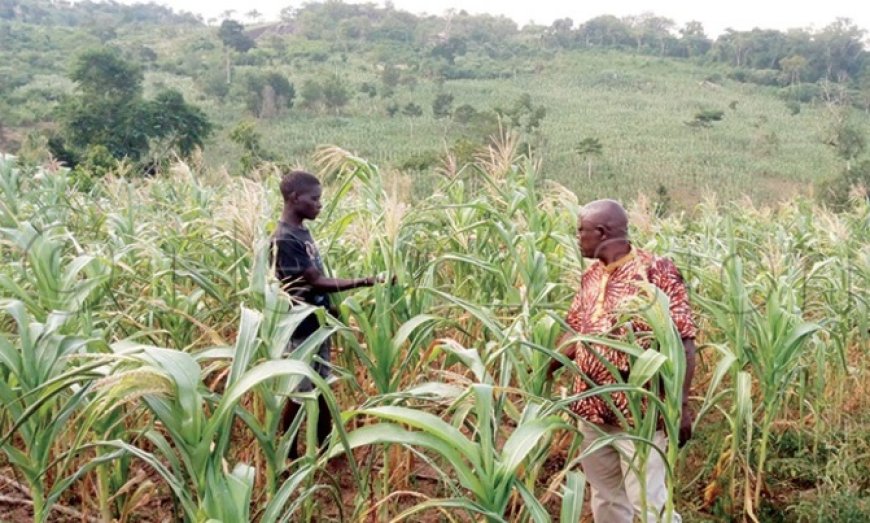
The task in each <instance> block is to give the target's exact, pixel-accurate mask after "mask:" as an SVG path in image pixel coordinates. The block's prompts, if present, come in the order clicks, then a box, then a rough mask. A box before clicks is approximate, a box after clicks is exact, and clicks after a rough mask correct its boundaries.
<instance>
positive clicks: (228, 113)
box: [0, 0, 870, 205]
mask: <svg viewBox="0 0 870 523" xmlns="http://www.w3.org/2000/svg"><path fill="white" fill-rule="evenodd" d="M285 15H286V16H285V20H284V21H282V22H280V23H255V24H252V25H250V26H248V27H246V28H244V29H241V27H242V26H241V24H238V27H239V28H240V31H239V34H240V35H241V36H239V38H242V44H241V47H238V42H235V43H234V42H233V41H231V40H227V39H226V38H223V39H222V37H221V36H220V31H219V29H218V28H217V27H214V26H209V25H206V24H205V23H203V22H202V21H201V20H197V19H196V18H195V17H193V16H192V15H187V14H181V15H179V14H175V13H172V12H171V11H168V10H166V9H165V8H161V7H156V6H153V5H150V6H145V5H138V6H132V7H128V6H122V5H117V4H91V3H85V4H75V5H74V6H64V5H61V4H53V3H48V2H38V1H33V0H4V3H3V5H2V6H0V61H2V63H4V64H5V65H3V66H0V78H2V80H0V94H2V95H3V99H2V101H0V149H5V150H7V152H17V151H20V150H21V148H22V145H23V146H24V150H25V155H27V154H28V153H29V154H31V155H32V156H36V157H44V156H45V153H40V152H39V151H40V149H44V148H45V143H46V142H45V140H46V138H40V137H38V136H36V135H35V134H34V132H38V133H42V134H43V135H44V134H46V130H48V131H47V132H48V134H51V130H52V129H57V127H58V126H57V124H56V122H57V120H58V110H57V109H58V107H59V106H61V105H63V103H64V100H65V99H67V98H68V97H70V96H72V95H73V94H74V93H75V84H74V83H73V82H72V81H71V80H70V79H69V78H68V75H69V72H70V68H71V67H72V63H73V61H74V59H75V57H76V56H78V55H79V54H80V53H81V52H83V51H85V50H88V49H94V48H109V49H117V50H119V52H120V53H121V55H122V56H123V57H124V58H125V59H127V60H129V61H130V62H131V63H134V64H136V65H137V66H139V67H140V68H141V69H142V70H143V71H144V83H143V85H144V91H145V96H146V97H148V96H154V95H155V94H156V93H158V92H160V91H161V90H164V89H167V88H172V89H176V90H178V91H179V92H181V93H182V94H183V95H184V98H185V99H186V100H187V101H188V102H191V103H193V104H196V105H198V106H199V107H201V108H203V109H204V110H205V112H206V114H207V115H208V118H209V119H210V120H211V121H212V122H214V123H215V124H217V127H216V129H215V131H214V132H213V133H212V135H211V136H210V138H209V139H208V140H207V141H206V142H205V155H204V160H205V162H206V163H207V164H208V165H210V166H212V167H219V166H224V167H226V169H227V170H228V171H230V172H231V173H238V174H241V173H242V172H244V171H246V170H249V169H250V168H252V167H253V166H254V165H255V164H257V163H258V162H259V161H260V160H263V159H268V160H277V161H281V162H286V163H290V164H300V165H309V164H310V163H311V154H312V152H313V151H314V150H315V148H316V147H317V146H319V145H324V144H334V145H338V146H340V147H342V148H344V149H347V150H350V151H354V152H356V153H359V154H360V155H362V156H364V157H367V158H370V159H371V160H373V161H375V162H377V163H378V164H380V165H381V166H382V167H385V168H388V169H399V170H401V171H403V172H404V173H406V174H407V175H408V176H409V177H411V178H412V179H413V180H414V182H415V186H416V187H417V189H418V191H420V193H421V194H422V192H425V191H426V189H427V188H428V187H430V186H431V185H432V182H433V180H432V174H433V173H435V172H437V171H439V169H442V168H443V166H444V164H445V160H446V156H447V153H448V152H450V153H452V156H453V157H454V159H455V160H456V162H458V164H459V165H460V166H461V165H462V164H463V163H464V162H466V161H468V160H469V159H470V158H471V155H472V154H473V151H474V150H475V149H476V148H478V147H480V145H481V144H484V143H486V141H487V139H488V137H489V136H491V135H493V134H495V133H497V132H498V128H499V125H502V126H510V127H512V128H513V129H515V130H517V132H519V133H520V135H521V140H522V141H523V142H524V143H525V144H527V147H528V149H529V150H530V151H531V154H532V155H533V156H534V157H535V158H537V159H541V161H542V162H543V170H544V172H545V175H546V176H547V177H548V178H551V179H555V180H558V181H560V182H562V183H564V184H565V185H567V186H568V187H569V188H571V189H572V190H575V191H576V192H577V193H578V194H579V195H580V196H581V197H582V198H590V197H596V196H604V195H609V196H618V197H624V198H633V197H635V196H636V195H637V194H638V193H639V192H642V193H645V194H646V195H647V196H650V197H652V198H656V199H658V200H660V201H662V202H666V203H667V202H672V203H674V204H677V205H687V204H691V203H693V202H696V201H698V199H699V198H700V197H701V195H702V194H704V193H707V192H710V191H715V192H716V193H718V194H719V195H720V196H721V197H723V198H726V199H733V198H737V197H740V196H741V195H744V194H746V195H749V196H751V197H753V198H755V199H756V200H757V201H772V200H780V199H783V198H788V197H789V196H792V195H794V194H797V193H804V194H807V193H811V192H813V185H814V183H816V184H818V182H820V181H824V180H830V179H833V178H835V177H836V176H838V175H839V173H840V172H841V171H843V169H844V167H845V166H846V165H847V162H848V161H850V160H855V159H858V158H860V156H861V154H863V149H864V148H865V146H861V147H860V148H859V149H860V150H859V151H858V154H853V151H851V150H847V151H845V152H844V149H848V144H847V145H843V144H842V143H841V142H843V141H844V140H843V133H844V132H846V134H847V135H849V136H858V138H859V139H862V140H863V142H861V143H864V144H866V136H867V132H868V129H870V116H868V110H867V108H868V104H870V87H868V85H870V84H868V81H867V79H866V75H865V74H864V71H865V69H866V65H865V63H866V62H868V60H866V57H867V54H868V53H867V51H865V50H864V49H863V45H862V39H863V38H864V36H865V33H864V31H863V30H861V29H860V28H857V27H855V26H853V25H850V24H849V23H848V21H842V20H839V21H836V22H834V23H832V24H831V25H830V26H828V27H826V28H825V29H824V30H822V31H818V32H816V33H808V32H806V31H803V32H801V31H791V32H789V33H788V34H787V35H786V34H784V33H779V32H777V31H762V30H755V31H752V32H745V33H736V32H731V33H728V34H726V35H723V36H720V37H719V38H717V39H716V40H711V39H709V38H707V37H706V36H705V35H704V33H703V28H702V27H699V26H698V25H697V24H696V25H692V24H688V25H687V26H686V27H684V28H679V30H678V29H677V28H675V27H673V24H672V23H671V24H670V25H668V21H667V20H666V19H661V18H658V17H654V16H650V15H645V16H643V17H636V18H634V19H631V20H627V19H623V20H619V19H616V18H614V17H599V18H597V19H593V20H590V21H586V22H584V23H582V24H577V25H576V27H575V26H574V24H573V22H571V21H570V20H568V21H567V22H566V21H557V22H556V23H554V24H553V25H552V26H550V27H543V26H526V27H523V28H518V27H517V26H516V25H515V24H514V23H513V22H511V21H510V20H507V19H504V18H498V17H489V16H470V15H466V14H464V13H459V14H456V15H454V16H453V17H452V18H450V19H445V18H440V17H432V16H430V17H425V18H424V17H416V16H414V15H411V14H409V13H404V12H401V11H395V10H393V9H382V8H375V7H373V6H360V5H345V4H341V3H330V4H311V5H309V6H306V7H305V8H302V9H300V10H296V11H289V10H288V11H287V12H286V13H285ZM252 18H253V17H252ZM210 22H212V23H216V21H210ZM224 23H225V24H226V23H227V22H226V21H225V22H224ZM248 41H249V42H250V44H248V43H246V42H248ZM234 46H236V47H235V49H234V48H233V47H234ZM741 46H743V47H741ZM795 57H798V58H795ZM228 77H229V79H230V83H227V79H228ZM276 78H278V80H276ZM832 79H836V80H840V81H839V82H832V81H829V80H832ZM274 82H278V83H274ZM288 84H289V85H288ZM288 88H289V89H288ZM276 89H277V91H276ZM282 89H283V90H285V91H286V92H284V91H282ZM325 94H326V95H325ZM439 96H440V103H441V105H440V106H439V107H434V106H433V103H435V102H436V99H438V98H439ZM435 112H437V113H439V114H434V113H435ZM705 113H707V114H714V115H716V114H719V118H720V119H717V120H709V121H702V120H703V115H704V114H705ZM698 118H701V119H698ZM243 122H250V126H249V127H248V128H247V129H248V132H249V134H250V136H251V137H253V139H255V140H256V141H257V142H258V144H257V145H258V146H259V148H258V149H257V152H256V154H254V155H253V156H254V158H253V159H252V161H248V162H245V163H242V164H240V163H239V159H240V158H242V157H244V156H245V152H244V151H243V150H242V148H240V145H239V144H240V143H242V142H241V141H240V139H238V137H237V139H236V140H235V141H234V140H232V139H231V136H232V132H233V130H235V129H237V126H238V125H239V124H240V123H243ZM849 133H851V134H849ZM583 140H587V142H586V143H587V144H588V143H593V144H595V145H594V146H593V148H592V149H591V150H583V148H582V147H581V148H580V150H578V145H579V144H580V142H581V141H583ZM859 141H861V140H859ZM248 156H251V155H250V154H249V155H248ZM446 163H447V164H451V162H450V161H447V162H446Z"/></svg>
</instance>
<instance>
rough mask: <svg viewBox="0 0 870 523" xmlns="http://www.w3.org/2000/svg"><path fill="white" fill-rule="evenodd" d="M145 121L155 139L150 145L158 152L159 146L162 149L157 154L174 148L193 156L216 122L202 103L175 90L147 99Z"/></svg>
mask: <svg viewBox="0 0 870 523" xmlns="http://www.w3.org/2000/svg"><path fill="white" fill-rule="evenodd" d="M143 113H144V117H145V119H144V124H145V125H146V133H147V134H148V136H149V137H150V138H151V139H152V140H153V142H152V144H151V146H150V149H151V153H152V155H154V149H155V146H156V145H158V144H159V146H160V150H159V151H157V154H156V155H155V156H156V157H157V158H162V157H164V156H165V155H166V154H168V153H169V152H171V151H175V152H177V153H178V154H179V155H180V156H189V155H190V153H192V152H193V150H194V149H196V148H197V147H200V148H201V147H202V145H203V141H204V140H205V139H206V138H207V137H208V136H209V135H210V134H211V132H212V130H213V126H212V124H211V122H209V121H208V118H207V117H206V115H205V113H204V112H203V111H202V109H200V108H199V107H194V106H192V105H189V104H187V103H186V102H185V101H184V97H183V96H182V95H181V93H179V92H178V91H175V90H167V91H163V92H161V93H160V94H158V95H157V96H156V97H155V98H154V100H152V101H150V102H146V105H145V110H144V111H143Z"/></svg>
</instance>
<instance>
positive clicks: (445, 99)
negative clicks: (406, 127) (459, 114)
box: [432, 93, 453, 118]
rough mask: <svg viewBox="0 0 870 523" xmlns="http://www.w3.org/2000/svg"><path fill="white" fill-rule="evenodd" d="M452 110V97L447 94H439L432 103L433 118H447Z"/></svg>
mask: <svg viewBox="0 0 870 523" xmlns="http://www.w3.org/2000/svg"><path fill="white" fill-rule="evenodd" d="M452 108H453V95H452V94H448V93H439V94H438V96H436V97H435V100H434V101H432V115H433V116H434V117H435V118H447V117H448V116H450V113H451V112H452Z"/></svg>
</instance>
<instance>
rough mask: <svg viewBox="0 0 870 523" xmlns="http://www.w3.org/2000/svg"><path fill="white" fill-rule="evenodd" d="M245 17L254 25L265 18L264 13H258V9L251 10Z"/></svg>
mask: <svg viewBox="0 0 870 523" xmlns="http://www.w3.org/2000/svg"><path fill="white" fill-rule="evenodd" d="M245 16H246V17H247V18H248V20H250V21H251V22H253V23H257V22H258V21H260V19H261V18H263V13H261V12H259V11H257V10H256V9H251V10H250V11H248V12H247V13H245Z"/></svg>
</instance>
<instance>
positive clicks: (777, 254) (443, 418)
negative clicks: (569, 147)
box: [0, 136, 870, 523]
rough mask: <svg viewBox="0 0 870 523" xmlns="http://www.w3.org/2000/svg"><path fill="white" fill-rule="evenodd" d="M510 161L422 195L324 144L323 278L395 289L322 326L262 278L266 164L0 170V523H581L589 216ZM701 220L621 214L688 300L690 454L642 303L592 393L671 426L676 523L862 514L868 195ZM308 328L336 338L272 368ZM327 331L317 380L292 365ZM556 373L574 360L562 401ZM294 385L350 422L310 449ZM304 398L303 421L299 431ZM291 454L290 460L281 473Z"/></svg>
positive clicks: (472, 170)
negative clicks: (289, 414)
mask: <svg viewBox="0 0 870 523" xmlns="http://www.w3.org/2000/svg"><path fill="white" fill-rule="evenodd" d="M517 141H518V140H517V139H516V138H515V137H512V136H504V137H502V138H501V139H498V140H496V141H495V142H494V143H493V144H492V145H491V146H490V147H489V148H488V149H486V150H484V151H481V153H480V154H479V156H478V157H477V159H476V161H475V162H474V163H473V164H470V165H467V166H464V167H462V168H459V167H458V166H456V165H450V164H449V163H448V164H447V165H445V168H444V170H443V172H442V173H441V176H440V178H439V179H438V181H437V183H436V184H435V189H434V190H433V191H432V192H431V194H429V195H428V196H427V197H426V198H424V199H422V200H416V201H411V199H410V196H409V195H410V194H411V191H410V190H409V187H408V185H409V183H410V182H409V181H408V180H407V179H404V178H402V177H401V176H399V175H393V174H392V173H387V172H381V171H380V170H379V169H378V168H377V166H375V165H373V164H371V163H369V162H368V161H366V160H364V159H362V158H359V157H356V156H354V155H352V154H350V153H348V152H346V151H343V150H341V149H338V148H326V149H322V150H321V151H320V153H319V155H318V158H319V161H318V163H317V165H316V168H315V167H313V168H312V170H313V171H314V172H316V173H317V174H318V175H319V176H320V177H321V179H322V180H323V182H324V187H325V197H324V201H325V204H324V209H323V212H322V213H321V215H320V218H318V220H317V221H316V222H314V223H313V224H312V233H313V235H314V237H315V238H316V239H317V240H318V243H319V248H320V251H321V253H322V255H323V257H324V260H325V262H326V265H327V271H328V272H329V273H331V274H334V275H339V276H347V277H355V276H366V275H369V274H379V273H380V274H386V275H389V276H392V275H395V276H396V283H395V284H394V285H380V286H375V287H372V288H368V289H361V290H356V291H353V292H347V293H343V294H341V295H340V296H339V298H338V300H336V301H337V302H338V303H339V310H340V314H339V315H338V317H327V316H326V314H325V313H324V312H323V311H320V310H313V308H312V307H309V306H302V305H297V306H293V307H291V306H290V305H291V304H290V300H289V298H288V297H287V295H286V294H285V293H283V292H282V291H280V289H279V286H278V283H277V281H276V280H275V278H274V276H273V271H272V267H271V266H270V262H269V252H268V248H269V235H270V233H271V231H272V230H274V227H275V225H276V222H277V220H278V218H279V216H280V210H281V197H280V193H279V192H278V180H279V173H277V172H276V171H272V170H269V169H263V170H261V171H259V172H255V173H252V174H251V175H250V176H249V177H246V178H242V177H229V176H227V175H226V174H225V173H222V172H221V171H217V170H211V169H206V168H203V167H202V166H201V165H199V164H198V163H197V162H196V161H195V160H194V161H191V162H190V163H188V164H183V163H180V164H177V165H174V166H173V168H172V170H171V172H168V173H163V174H161V175H159V176H156V177H154V178H148V179H130V178H125V177H123V176H111V175H110V176H108V177H106V178H104V179H102V180H100V181H98V182H97V183H95V184H94V185H93V187H89V188H87V190H84V189H83V188H79V187H76V186H75V185H74V182H73V180H72V179H70V178H69V177H68V176H67V175H65V174H64V173H61V172H58V173H44V174H42V175H41V176H34V175H33V173H30V172H28V171H27V170H26V169H23V168H19V167H16V166H15V165H13V164H12V163H5V164H2V165H0V252H2V256H3V263H2V265H0V404H2V410H0V519H8V520H10V521H18V520H22V521H28V520H31V519H32V520H33V521H37V522H40V523H42V522H45V521H102V522H110V521H117V522H136V521H185V522H208V521H222V522H228V523H229V522H241V521H257V522H263V523H276V522H286V521H304V522H308V521H354V522H355V521H360V522H364V521H456V522H461V521H481V522H501V521H510V522H535V523H539V522H548V521H560V522H566V523H567V522H578V521H581V520H583V518H586V519H585V520H586V521H591V518H590V517H589V516H588V514H585V512H584V510H587V509H584V504H585V503H586V502H585V501H584V500H585V498H586V497H588V492H586V491H587V490H588V489H586V481H585V478H584V476H583V474H582V471H581V469H580V467H579V458H580V457H581V452H580V438H581V436H580V434H579V430H578V423H577V419H576V418H575V415H574V414H573V413H572V411H571V410H570V408H569V407H570V405H571V403H572V402H573V401H574V400H576V399H577V397H576V396H574V395H573V392H572V387H571V383H572V380H573V377H574V375H575V372H576V367H575V366H574V365H573V363H572V362H569V361H568V360H567V359H565V357H564V356H561V355H560V354H559V351H561V350H563V349H564V348H565V347H564V346H560V345H559V341H558V340H560V339H561V338H562V334H563V333H565V332H566V331H567V329H568V327H567V326H566V324H565V322H564V316H565V312H566V310H567V308H568V306H569V305H570V302H571V299H572V297H573V294H574V291H575V287H576V285H577V284H578V282H579V276H580V274H581V272H582V270H583V268H584V264H588V263H589V262H588V260H586V261H584V260H582V259H581V256H580V254H579V251H578V247H577V244H576V239H575V229H576V216H577V211H578V210H579V208H580V206H581V205H582V203H583V202H579V201H577V199H576V197H575V196H574V195H573V194H572V193H571V192H569V191H568V190H566V189H565V188H564V187H562V186H560V185H558V184H556V183H554V182H552V181H548V180H547V179H546V177H545V176H544V174H545V173H543V172H542V168H541V164H540V163H539V162H538V160H537V159H535V158H526V157H522V156H518V155H517V152H516V150H517ZM699 200H700V203H698V204H697V205H696V206H695V207H694V208H693V209H692V210H691V212H689V213H685V214H677V215H672V216H667V217H656V216H655V213H654V211H653V209H652V208H651V205H650V204H649V203H648V201H647V200H645V199H644V198H643V197H642V196H640V197H638V199H637V200H636V201H635V202H633V203H631V204H628V205H627V207H628V208H629V210H630V220H631V227H632V229H631V235H632V240H633V243H634V244H635V245H637V246H639V247H641V248H644V249H649V250H651V251H653V252H655V253H658V254H662V255H667V256H669V257H671V258H672V259H673V260H674V261H675V262H676V264H677V266H678V267H679V268H680V270H681V272H682V274H683V277H684V278H685V280H686V283H687V286H688V287H689V290H690V293H691V294H690V296H691V300H692V304H693V308H694V312H695V315H696V318H697V321H698V324H699V328H700V333H699V337H698V340H697V342H698V348H699V359H698V368H697V371H696V375H695V380H694V386H693V394H692V398H691V399H692V401H691V404H692V409H693V410H694V412H695V413H696V422H695V436H694V438H693V439H692V440H691V441H690V442H689V443H688V445H687V446H686V447H684V448H682V449H678V448H677V445H676V444H673V443H675V441H676V440H675V438H676V432H677V431H676V427H678V425H679V418H680V412H679V408H680V403H679V400H678V398H679V393H678V392H679V391H680V390H682V381H683V372H684V366H685V361H684V356H683V353H682V345H681V344H680V340H679V337H678V335H677V334H676V331H675V330H674V327H673V324H672V323H671V321H670V318H669V317H668V315H667V302H666V301H664V300H666V299H665V298H663V296H662V295H660V294H657V293H655V292H654V291H651V292H650V293H649V296H648V298H649V299H648V300H646V301H645V302H644V303H643V307H641V308H639V311H640V312H639V313H640V314H643V315H644V317H645V319H646V320H647V321H648V322H649V323H650V325H652V326H653V328H654V333H655V339H656V343H655V344H654V349H651V350H647V351H644V350H641V349H640V348H639V346H635V345H633V344H631V343H617V342H606V343H610V344H611V345H612V346H614V347H615V348H617V349H618V350H623V351H626V352H627V353H628V354H629V355H630V357H631V358H632V361H633V363H632V371H631V374H630V375H629V376H628V377H627V379H625V380H621V382H620V383H619V384H617V385H610V386H606V387H597V388H595V389H592V390H590V391H587V392H585V393H584V394H607V393H609V392H611V391H613V390H624V391H628V394H629V398H630V400H631V402H632V404H633V406H634V407H635V408H637V407H638V406H639V405H640V403H641V402H642V401H644V400H645V399H646V401H648V403H649V405H650V407H649V408H648V409H647V411H646V413H645V414H639V415H638V417H637V419H638V423H636V427H634V428H632V429H631V430H632V436H633V437H634V438H636V441H638V442H649V441H651V439H652V434H653V431H654V430H655V424H656V419H657V417H658V416H661V417H662V418H663V419H664V423H665V427H666V428H667V429H668V430H667V432H668V434H669V438H670V439H671V443H672V444H671V445H669V447H668V449H667V451H666V454H665V455H666V462H667V465H668V471H667V485H668V489H669V491H670V492H671V494H672V496H671V500H672V501H671V503H670V505H669V507H668V510H669V511H670V510H677V511H679V512H680V513H681V514H682V515H683V518H684V520H686V521H756V522H758V521H867V520H868V519H863V518H870V380H868V376H870V374H868V372H870V351H868V347H870V345H868V337H870V321H868V317H870V311H868V295H870V293H868V288H870V205H868V202H867V199H866V197H865V196H863V195H861V194H856V197H855V199H854V202H853V204H852V205H851V207H850V209H849V210H847V211H844V212H841V213H833V212H830V211H828V210H826V209H824V208H821V207H819V206H817V205H815V204H814V203H812V202H811V201H809V200H803V199H797V200H794V201H791V202H788V203H784V204H781V205H779V206H777V207H775V208H762V207H756V206H755V205H753V204H752V203H751V202H749V201H745V202H733V203H722V202H717V201H716V199H715V198H714V197H712V196H710V197H704V198H699ZM310 314H318V315H321V317H322V319H323V323H324V325H323V327H322V328H321V330H320V331H318V333H317V334H316V335H315V336H314V337H313V338H311V339H309V340H308V341H307V342H306V343H305V344H304V345H303V346H301V347H300V348H299V350H298V351H297V352H295V353H294V354H293V356H292V357H287V356H284V355H283V350H284V347H285V346H286V344H287V342H288V340H289V338H290V335H291V333H292V331H293V329H294V328H295V326H296V325H298V324H299V322H300V321H301V320H302V319H304V318H305V317H306V316H308V315H310ZM327 336H333V337H334V340H335V348H334V354H333V363H334V365H335V373H334V374H335V379H334V381H332V382H331V383H327V382H326V381H324V380H323V379H321V378H320V377H319V376H318V375H317V374H316V373H315V372H314V371H313V370H312V369H311V367H310V366H309V365H308V364H309V363H310V361H311V358H312V355H313V354H314V352H315V351H316V347H317V345H318V344H319V342H321V341H322V340H324V339H325V338H326V337H327ZM576 341H582V340H579V339H578V337H576V336H575V337H573V338H569V339H568V342H576ZM562 345H564V343H563V344H562ZM553 358H561V359H562V360H564V362H565V363H566V368H565V370H564V371H562V372H561V373H558V374H556V376H555V378H553V379H548V377H547V367H548V366H549V364H550V362H551V360H552V359H553ZM305 377H308V378H310V379H311V380H312V381H313V382H314V384H315V388H316V390H317V392H318V393H319V394H322V395H323V397H324V398H325V399H326V404H327V405H328V406H329V409H330V411H332V415H333V417H334V418H335V419H340V420H341V422H340V423H338V424H337V427H336V429H335V430H334V431H333V435H332V438H331V440H330V441H329V444H328V448H326V449H325V450H324V451H323V452H321V453H318V452H317V451H316V449H315V444H314V443H315V438H314V432H315V431H314V427H316V423H317V418H318V412H317V403H318V402H317V400H316V397H315V394H312V393H308V394H299V393H295V392H293V391H294V390H295V387H296V385H297V384H298V383H299V382H300V381H301V380H302V379H303V378H305ZM650 383H654V384H657V385H654V386H653V387H654V388H656V387H657V388H659V389H660V391H661V392H664V394H663V398H664V399H658V398H659V396H658V395H657V394H655V393H654V392H655V391H651V390H649V386H648V384H650ZM291 396H295V398H294V399H295V400H297V401H301V402H302V403H303V405H304V408H303V409H301V411H300V412H301V414H300V415H299V416H298V417H297V419H296V420H294V423H293V425H292V427H291V430H290V431H288V432H287V433H286V434H285V433H283V432H282V431H281V430H280V428H279V426H280V416H281V410H282V406H283V405H284V403H285V402H286V401H288V397H291ZM638 412H640V411H639V410H638ZM295 433H299V434H300V435H301V439H302V441H303V442H307V445H305V449H306V453H305V455H304V456H303V457H302V458H300V459H299V460H298V461H296V462H293V463H288V462H287V460H286V456H287V451H288V448H289V445H290V442H291V439H292V437H293V435H294V434H295ZM600 443H601V444H604V443H607V441H606V439H602V440H601V442H600ZM644 447H645V448H646V450H647V451H650V452H656V451H657V449H653V448H650V447H649V446H644V445H641V448H644ZM592 450H594V446H593V449H592Z"/></svg>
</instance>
